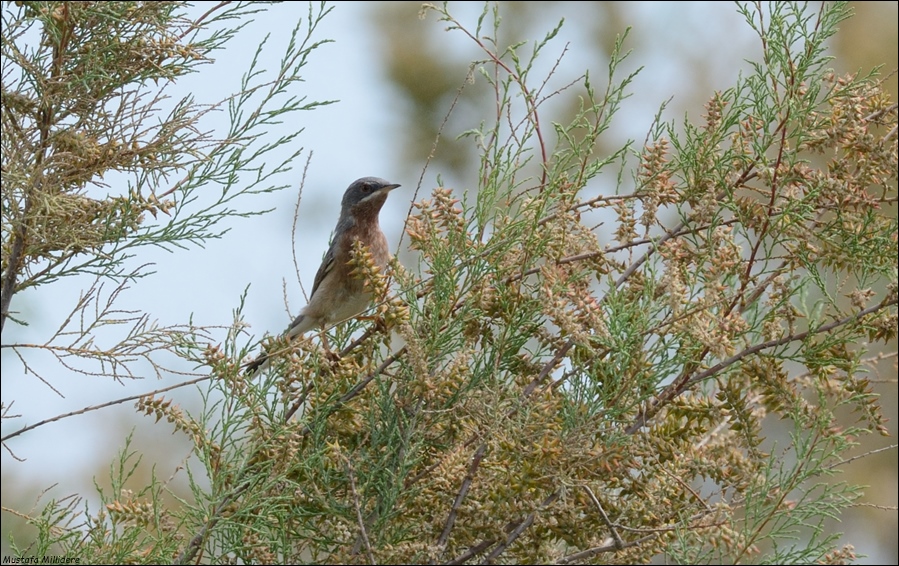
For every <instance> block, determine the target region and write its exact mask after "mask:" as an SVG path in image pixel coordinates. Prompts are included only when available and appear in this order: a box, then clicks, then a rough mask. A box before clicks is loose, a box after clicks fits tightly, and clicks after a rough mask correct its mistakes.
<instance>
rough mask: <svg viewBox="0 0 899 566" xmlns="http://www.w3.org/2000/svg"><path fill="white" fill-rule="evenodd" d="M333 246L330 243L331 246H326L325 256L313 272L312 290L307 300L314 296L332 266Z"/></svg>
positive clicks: (310, 300)
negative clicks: (316, 270) (314, 272)
mask: <svg viewBox="0 0 899 566" xmlns="http://www.w3.org/2000/svg"><path fill="white" fill-rule="evenodd" d="M334 246H335V244H334V243H332V244H331V247H330V248H328V253H326V254H325V258H324V259H323V260H322V264H321V265H320V266H319V268H318V272H317V273H316V274H315V279H314V280H313V282H312V291H311V292H310V293H309V302H312V297H314V296H315V292H316V291H318V286H319V285H321V282H322V280H323V279H324V278H325V276H326V275H328V273H330V271H331V270H332V269H333V268H334Z"/></svg>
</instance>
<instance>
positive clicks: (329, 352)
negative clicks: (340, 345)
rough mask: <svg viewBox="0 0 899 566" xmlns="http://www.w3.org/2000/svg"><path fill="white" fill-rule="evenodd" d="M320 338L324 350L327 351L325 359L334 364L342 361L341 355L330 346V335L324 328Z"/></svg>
mask: <svg viewBox="0 0 899 566" xmlns="http://www.w3.org/2000/svg"><path fill="white" fill-rule="evenodd" d="M319 336H320V337H321V341H322V348H324V350H325V358H327V359H328V360H330V361H332V362H337V361H338V360H339V359H340V354H338V353H337V352H335V351H333V350H332V349H331V346H330V344H328V333H327V332H325V328H324V327H322V328H321V329H320V330H319Z"/></svg>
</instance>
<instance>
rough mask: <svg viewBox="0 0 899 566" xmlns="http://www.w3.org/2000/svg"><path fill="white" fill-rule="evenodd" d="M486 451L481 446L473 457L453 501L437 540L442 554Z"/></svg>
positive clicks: (484, 446) (484, 445)
mask: <svg viewBox="0 0 899 566" xmlns="http://www.w3.org/2000/svg"><path fill="white" fill-rule="evenodd" d="M486 450H487V445H486V444H481V445H480V446H479V447H478V449H477V450H476V451H475V453H474V456H472V457H471V465H470V466H469V467H468V472H467V473H466V474H465V479H464V480H462V486H461V487H460V488H459V493H458V494H457V495H456V500H455V501H453V507H452V509H450V512H449V515H448V516H447V517H446V523H445V524H444V525H443V532H441V533H440V538H439V539H437V548H439V549H441V554H442V553H443V549H445V548H446V542H447V541H448V540H449V535H450V532H451V531H452V530H453V525H455V523H456V516H457V515H458V513H459V509H460V508H461V507H462V501H463V500H464V499H465V496H466V495H468V490H469V489H470V488H471V483H472V481H474V475H475V473H476V472H477V470H478V466H480V465H481V459H482V458H483V457H484V452H486ZM434 562H435V561H434V560H432V561H431V563H432V564H433V563H434Z"/></svg>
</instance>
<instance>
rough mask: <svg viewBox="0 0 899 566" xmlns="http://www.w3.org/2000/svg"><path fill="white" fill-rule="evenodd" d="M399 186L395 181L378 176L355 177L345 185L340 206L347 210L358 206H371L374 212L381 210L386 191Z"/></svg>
mask: <svg viewBox="0 0 899 566" xmlns="http://www.w3.org/2000/svg"><path fill="white" fill-rule="evenodd" d="M397 187H399V185H397V184H395V183H391V182H389V181H385V180H384V179H381V178H380V177H362V178H361V179H356V180H355V181H353V182H352V184H351V185H350V186H349V187H347V190H346V192H345V193H343V200H342V201H341V202H340V206H341V208H343V210H344V211H347V212H349V211H350V210H353V209H358V208H359V207H369V206H370V207H372V208H373V209H374V210H373V211H374V212H375V213H377V212H378V211H379V210H381V206H382V205H383V204H384V201H386V200H387V193H389V192H390V191H392V190H393V189H395V188H397Z"/></svg>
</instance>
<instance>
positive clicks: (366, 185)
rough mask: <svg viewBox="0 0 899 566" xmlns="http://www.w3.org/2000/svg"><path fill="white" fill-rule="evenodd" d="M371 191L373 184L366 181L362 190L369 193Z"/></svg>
mask: <svg viewBox="0 0 899 566" xmlns="http://www.w3.org/2000/svg"><path fill="white" fill-rule="evenodd" d="M369 191H371V185H369V184H368V183H365V184H364V185H362V192H365V193H367V192H369Z"/></svg>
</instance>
